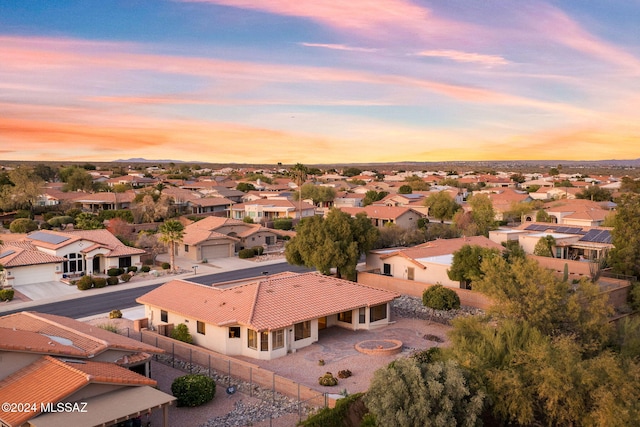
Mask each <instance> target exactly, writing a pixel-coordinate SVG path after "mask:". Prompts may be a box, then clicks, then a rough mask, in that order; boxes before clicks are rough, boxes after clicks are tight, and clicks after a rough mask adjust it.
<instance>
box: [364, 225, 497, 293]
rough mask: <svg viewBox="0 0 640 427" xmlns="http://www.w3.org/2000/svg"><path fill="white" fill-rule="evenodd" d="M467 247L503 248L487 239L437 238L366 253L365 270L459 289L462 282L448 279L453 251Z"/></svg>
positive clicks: (481, 237)
mask: <svg viewBox="0 0 640 427" xmlns="http://www.w3.org/2000/svg"><path fill="white" fill-rule="evenodd" d="M465 245H471V246H480V247H483V248H488V249H498V250H499V251H502V250H503V249H504V248H503V247H502V245H500V244H499V243H495V242H493V241H491V240H489V239H487V238H486V237H484V236H473V237H461V238H457V239H437V240H434V241H431V242H427V243H423V244H421V245H418V246H414V247H411V248H388V249H376V250H372V251H370V252H369V253H368V254H367V259H366V270H367V271H370V272H371V271H374V272H378V273H380V274H383V275H385V276H390V277H394V278H398V279H404V280H413V281H416V282H420V283H429V284H436V283H440V284H442V285H444V286H449V287H452V288H460V287H461V284H460V282H457V281H454V280H451V279H449V275H448V274H447V270H449V269H450V268H451V263H452V262H453V254H454V252H456V251H458V250H460V248H462V247H463V246H465Z"/></svg>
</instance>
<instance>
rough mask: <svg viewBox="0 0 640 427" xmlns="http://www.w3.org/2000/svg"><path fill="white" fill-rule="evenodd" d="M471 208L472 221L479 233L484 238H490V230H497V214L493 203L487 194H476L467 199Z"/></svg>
mask: <svg viewBox="0 0 640 427" xmlns="http://www.w3.org/2000/svg"><path fill="white" fill-rule="evenodd" d="M467 202H468V203H469V206H470V207H471V219H472V220H473V223H474V224H475V226H476V229H477V233H478V234H479V235H482V236H486V237H488V236H489V231H490V230H495V228H496V213H495V211H494V209H493V203H492V202H491V199H489V196H487V195H486V194H474V195H473V196H472V197H470V198H468V199H467Z"/></svg>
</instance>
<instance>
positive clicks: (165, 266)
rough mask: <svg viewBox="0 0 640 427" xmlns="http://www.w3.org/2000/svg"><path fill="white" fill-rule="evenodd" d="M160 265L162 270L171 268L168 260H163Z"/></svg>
mask: <svg viewBox="0 0 640 427" xmlns="http://www.w3.org/2000/svg"><path fill="white" fill-rule="evenodd" d="M161 267H162V269H163V270H168V269H170V268H171V264H169V263H168V262H163V263H162V265H161Z"/></svg>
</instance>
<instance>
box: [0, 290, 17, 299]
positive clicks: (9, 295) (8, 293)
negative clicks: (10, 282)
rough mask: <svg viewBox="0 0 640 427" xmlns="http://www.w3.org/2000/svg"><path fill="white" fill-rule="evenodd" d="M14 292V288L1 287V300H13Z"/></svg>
mask: <svg viewBox="0 0 640 427" xmlns="http://www.w3.org/2000/svg"><path fill="white" fill-rule="evenodd" d="M13 294H14V291H13V289H0V301H11V300H12V299H13Z"/></svg>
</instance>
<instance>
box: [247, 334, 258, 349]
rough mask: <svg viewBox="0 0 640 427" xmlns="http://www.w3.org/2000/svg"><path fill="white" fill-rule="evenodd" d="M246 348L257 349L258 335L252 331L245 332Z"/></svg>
mask: <svg viewBox="0 0 640 427" xmlns="http://www.w3.org/2000/svg"><path fill="white" fill-rule="evenodd" d="M247 346H248V347H249V348H252V349H254V350H257V349H258V333H257V332H256V331H254V330H253V329H248V330H247Z"/></svg>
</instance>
